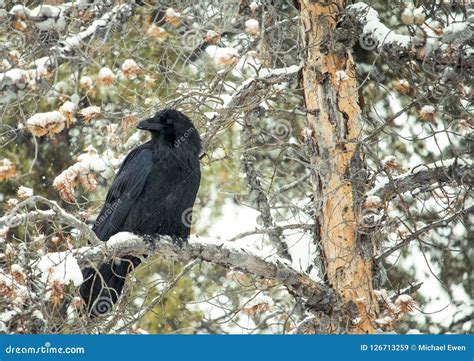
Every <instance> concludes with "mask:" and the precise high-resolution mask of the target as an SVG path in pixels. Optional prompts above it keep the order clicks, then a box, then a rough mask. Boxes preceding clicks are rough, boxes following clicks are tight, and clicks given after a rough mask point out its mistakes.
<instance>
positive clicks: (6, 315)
mask: <svg viewBox="0 0 474 361" xmlns="http://www.w3.org/2000/svg"><path fill="white" fill-rule="evenodd" d="M16 314H18V310H8V311H5V312H3V313H2V314H0V322H4V323H6V322H9V321H10V320H11V319H12V318H13V317H14V316H15V315H16Z"/></svg>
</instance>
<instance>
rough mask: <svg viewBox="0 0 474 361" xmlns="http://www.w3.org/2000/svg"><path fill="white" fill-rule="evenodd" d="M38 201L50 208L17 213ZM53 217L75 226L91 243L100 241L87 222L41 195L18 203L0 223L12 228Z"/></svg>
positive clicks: (0, 219)
mask: <svg viewBox="0 0 474 361" xmlns="http://www.w3.org/2000/svg"><path fill="white" fill-rule="evenodd" d="M38 203H43V204H45V205H47V206H48V207H49V208H50V209H48V210H34V211H30V212H27V213H19V211H20V209H22V208H24V207H28V206H32V205H35V206H36V204H38ZM54 219H57V220H58V221H60V222H62V223H63V224H66V225H68V226H70V227H74V228H76V229H77V230H78V231H79V234H80V236H84V237H85V238H86V239H87V240H88V241H89V242H90V243H91V244H99V243H100V240H99V239H98V238H97V236H96V235H95V233H94V232H93V231H92V230H91V229H90V228H89V226H87V224H85V223H83V222H81V221H80V220H79V219H77V218H76V217H74V216H73V215H71V214H69V213H68V212H66V211H65V210H64V209H62V208H61V207H60V206H59V205H58V204H57V203H56V202H55V201H50V200H49V199H46V198H44V197H41V196H32V197H29V198H28V199H26V200H24V201H23V202H20V203H18V204H17V205H16V206H15V207H13V209H12V210H11V211H10V212H8V213H7V214H6V215H4V216H3V217H1V218H0V225H5V226H7V227H9V228H14V227H18V226H20V225H22V224H25V223H26V222H34V221H40V220H54Z"/></svg>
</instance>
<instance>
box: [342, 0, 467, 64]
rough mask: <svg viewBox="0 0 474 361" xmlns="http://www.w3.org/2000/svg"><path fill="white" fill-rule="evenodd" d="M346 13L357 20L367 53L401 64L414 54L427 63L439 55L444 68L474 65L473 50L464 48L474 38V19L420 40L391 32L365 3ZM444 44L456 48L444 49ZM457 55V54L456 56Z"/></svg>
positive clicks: (437, 58)
mask: <svg viewBox="0 0 474 361" xmlns="http://www.w3.org/2000/svg"><path fill="white" fill-rule="evenodd" d="M346 10H347V12H348V14H349V15H351V16H353V17H355V21H356V26H357V27H358V29H359V33H360V36H359V43H360V45H361V47H362V48H364V49H366V50H376V51H377V52H378V53H380V54H383V55H386V56H388V57H391V58H394V59H395V60H397V61H400V60H401V59H402V58H405V59H410V58H413V56H412V55H416V57H417V58H418V59H420V60H421V59H424V61H427V60H428V58H430V57H433V56H436V61H435V63H437V64H440V65H443V66H449V65H451V66H458V65H462V67H463V68H466V67H469V68H472V66H473V65H474V64H473V60H474V57H473V56H472V51H471V50H470V49H469V48H467V49H463V45H465V44H467V43H468V42H469V41H470V39H472V35H473V32H472V30H471V27H472V19H471V18H469V20H468V21H465V22H456V23H452V24H450V25H448V26H446V27H445V28H444V29H443V30H442V31H441V32H440V33H441V34H444V35H439V36H438V35H436V34H435V33H434V32H433V31H430V34H425V37H424V38H419V37H412V36H409V35H400V34H397V33H396V32H395V31H393V30H392V29H389V28H388V27H387V26H385V25H384V24H383V23H382V22H381V21H380V18H379V14H378V12H377V11H376V10H375V9H373V8H372V7H371V6H369V5H367V4H365V3H363V2H358V3H356V4H354V5H349V6H348V7H347V8H346ZM424 29H425V30H430V29H429V28H428V29H426V28H424ZM442 43H445V44H452V45H454V46H453V47H442V46H441V44H442ZM455 48H456V49H455ZM465 50H466V51H465ZM453 52H456V54H455V55H454V56H453Z"/></svg>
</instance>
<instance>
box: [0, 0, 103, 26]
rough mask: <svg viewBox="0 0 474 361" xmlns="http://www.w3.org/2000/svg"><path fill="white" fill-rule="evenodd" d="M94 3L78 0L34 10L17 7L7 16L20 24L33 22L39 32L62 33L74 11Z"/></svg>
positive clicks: (81, 9) (44, 5)
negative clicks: (54, 31)
mask: <svg viewBox="0 0 474 361" xmlns="http://www.w3.org/2000/svg"><path fill="white" fill-rule="evenodd" d="M93 3H94V2H93V1H87V0H76V1H71V2H67V3H64V4H60V5H47V4H41V5H39V6H37V7H35V8H33V9H30V8H28V7H26V6H24V5H15V6H13V7H12V8H11V9H10V11H9V12H8V13H7V14H8V16H9V17H11V18H13V19H15V20H16V21H18V22H23V21H24V20H27V21H30V22H32V23H33V24H34V25H35V27H36V28H37V29H38V30H39V31H48V30H57V31H59V32H61V31H63V30H65V28H66V26H67V24H68V22H69V21H70V20H71V18H73V17H72V16H71V15H72V12H73V11H74V10H77V11H83V10H86V9H87V8H89V7H91V6H92V5H93ZM22 25H23V24H17V27H19V28H20V29H21V28H22ZM23 26H26V25H23Z"/></svg>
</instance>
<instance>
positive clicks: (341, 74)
mask: <svg viewBox="0 0 474 361" xmlns="http://www.w3.org/2000/svg"><path fill="white" fill-rule="evenodd" d="M347 79H349V76H348V75H347V73H346V72H345V71H344V70H338V71H336V80H337V81H339V82H340V81H344V80H347Z"/></svg>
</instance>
